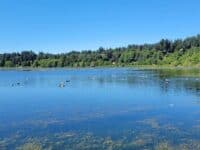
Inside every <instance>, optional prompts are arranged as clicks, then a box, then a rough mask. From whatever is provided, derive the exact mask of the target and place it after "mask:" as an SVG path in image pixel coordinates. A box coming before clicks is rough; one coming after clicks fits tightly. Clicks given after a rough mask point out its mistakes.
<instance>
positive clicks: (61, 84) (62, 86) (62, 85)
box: [58, 80, 70, 88]
mask: <svg viewBox="0 0 200 150" xmlns="http://www.w3.org/2000/svg"><path fill="white" fill-rule="evenodd" d="M69 82H70V80H66V81H65V82H60V83H59V85H58V87H59V88H64V87H65V86H66V83H69Z"/></svg>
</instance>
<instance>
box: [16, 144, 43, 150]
mask: <svg viewBox="0 0 200 150" xmlns="http://www.w3.org/2000/svg"><path fill="white" fill-rule="evenodd" d="M17 150H42V147H41V146H40V145H39V144H37V143H26V144H24V145H23V146H21V147H19V148H17Z"/></svg>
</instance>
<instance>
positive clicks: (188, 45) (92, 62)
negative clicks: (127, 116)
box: [0, 35, 200, 67]
mask: <svg viewBox="0 0 200 150" xmlns="http://www.w3.org/2000/svg"><path fill="white" fill-rule="evenodd" d="M131 65H167V66H190V65H200V35H197V36H194V37H190V38H186V39H185V40H181V39H178V40H175V41H170V40H167V39H162V40H161V41H160V42H158V43H155V44H144V45H129V46H128V47H120V48H115V49H104V48H102V47H100V48H99V49H98V50H97V51H91V50H88V51H82V52H76V51H72V52H69V53H64V54H49V53H42V52H40V53H38V54H35V53H34V52H32V51H23V52H21V53H10V54H8V53H4V54H0V67H97V66H131Z"/></svg>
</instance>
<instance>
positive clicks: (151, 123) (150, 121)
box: [137, 118, 160, 129]
mask: <svg viewBox="0 0 200 150" xmlns="http://www.w3.org/2000/svg"><path fill="white" fill-rule="evenodd" d="M137 122H138V123H142V124H145V125H149V126H151V127H152V128H155V129H158V128H160V125H159V123H158V121H157V120H156V119H154V118H151V119H145V120H142V121H137Z"/></svg>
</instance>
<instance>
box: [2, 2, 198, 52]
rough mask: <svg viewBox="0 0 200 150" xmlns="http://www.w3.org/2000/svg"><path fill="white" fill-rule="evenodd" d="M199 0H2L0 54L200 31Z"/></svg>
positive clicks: (152, 39)
mask: <svg viewBox="0 0 200 150" xmlns="http://www.w3.org/2000/svg"><path fill="white" fill-rule="evenodd" d="M199 6H200V1H199V0H1V1H0V53H1V52H11V51H21V50H34V51H36V52H38V51H44V52H51V53H61V52H67V51H71V50H86V49H97V48H98V47H100V46H103V47H106V48H109V47H118V46H126V45H128V44H133V43H135V44H138V43H139V44H140V43H152V42H157V41H159V40H160V39H161V38H169V39H175V38H184V37H187V36H191V35H196V34H198V33H200V9H199Z"/></svg>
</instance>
